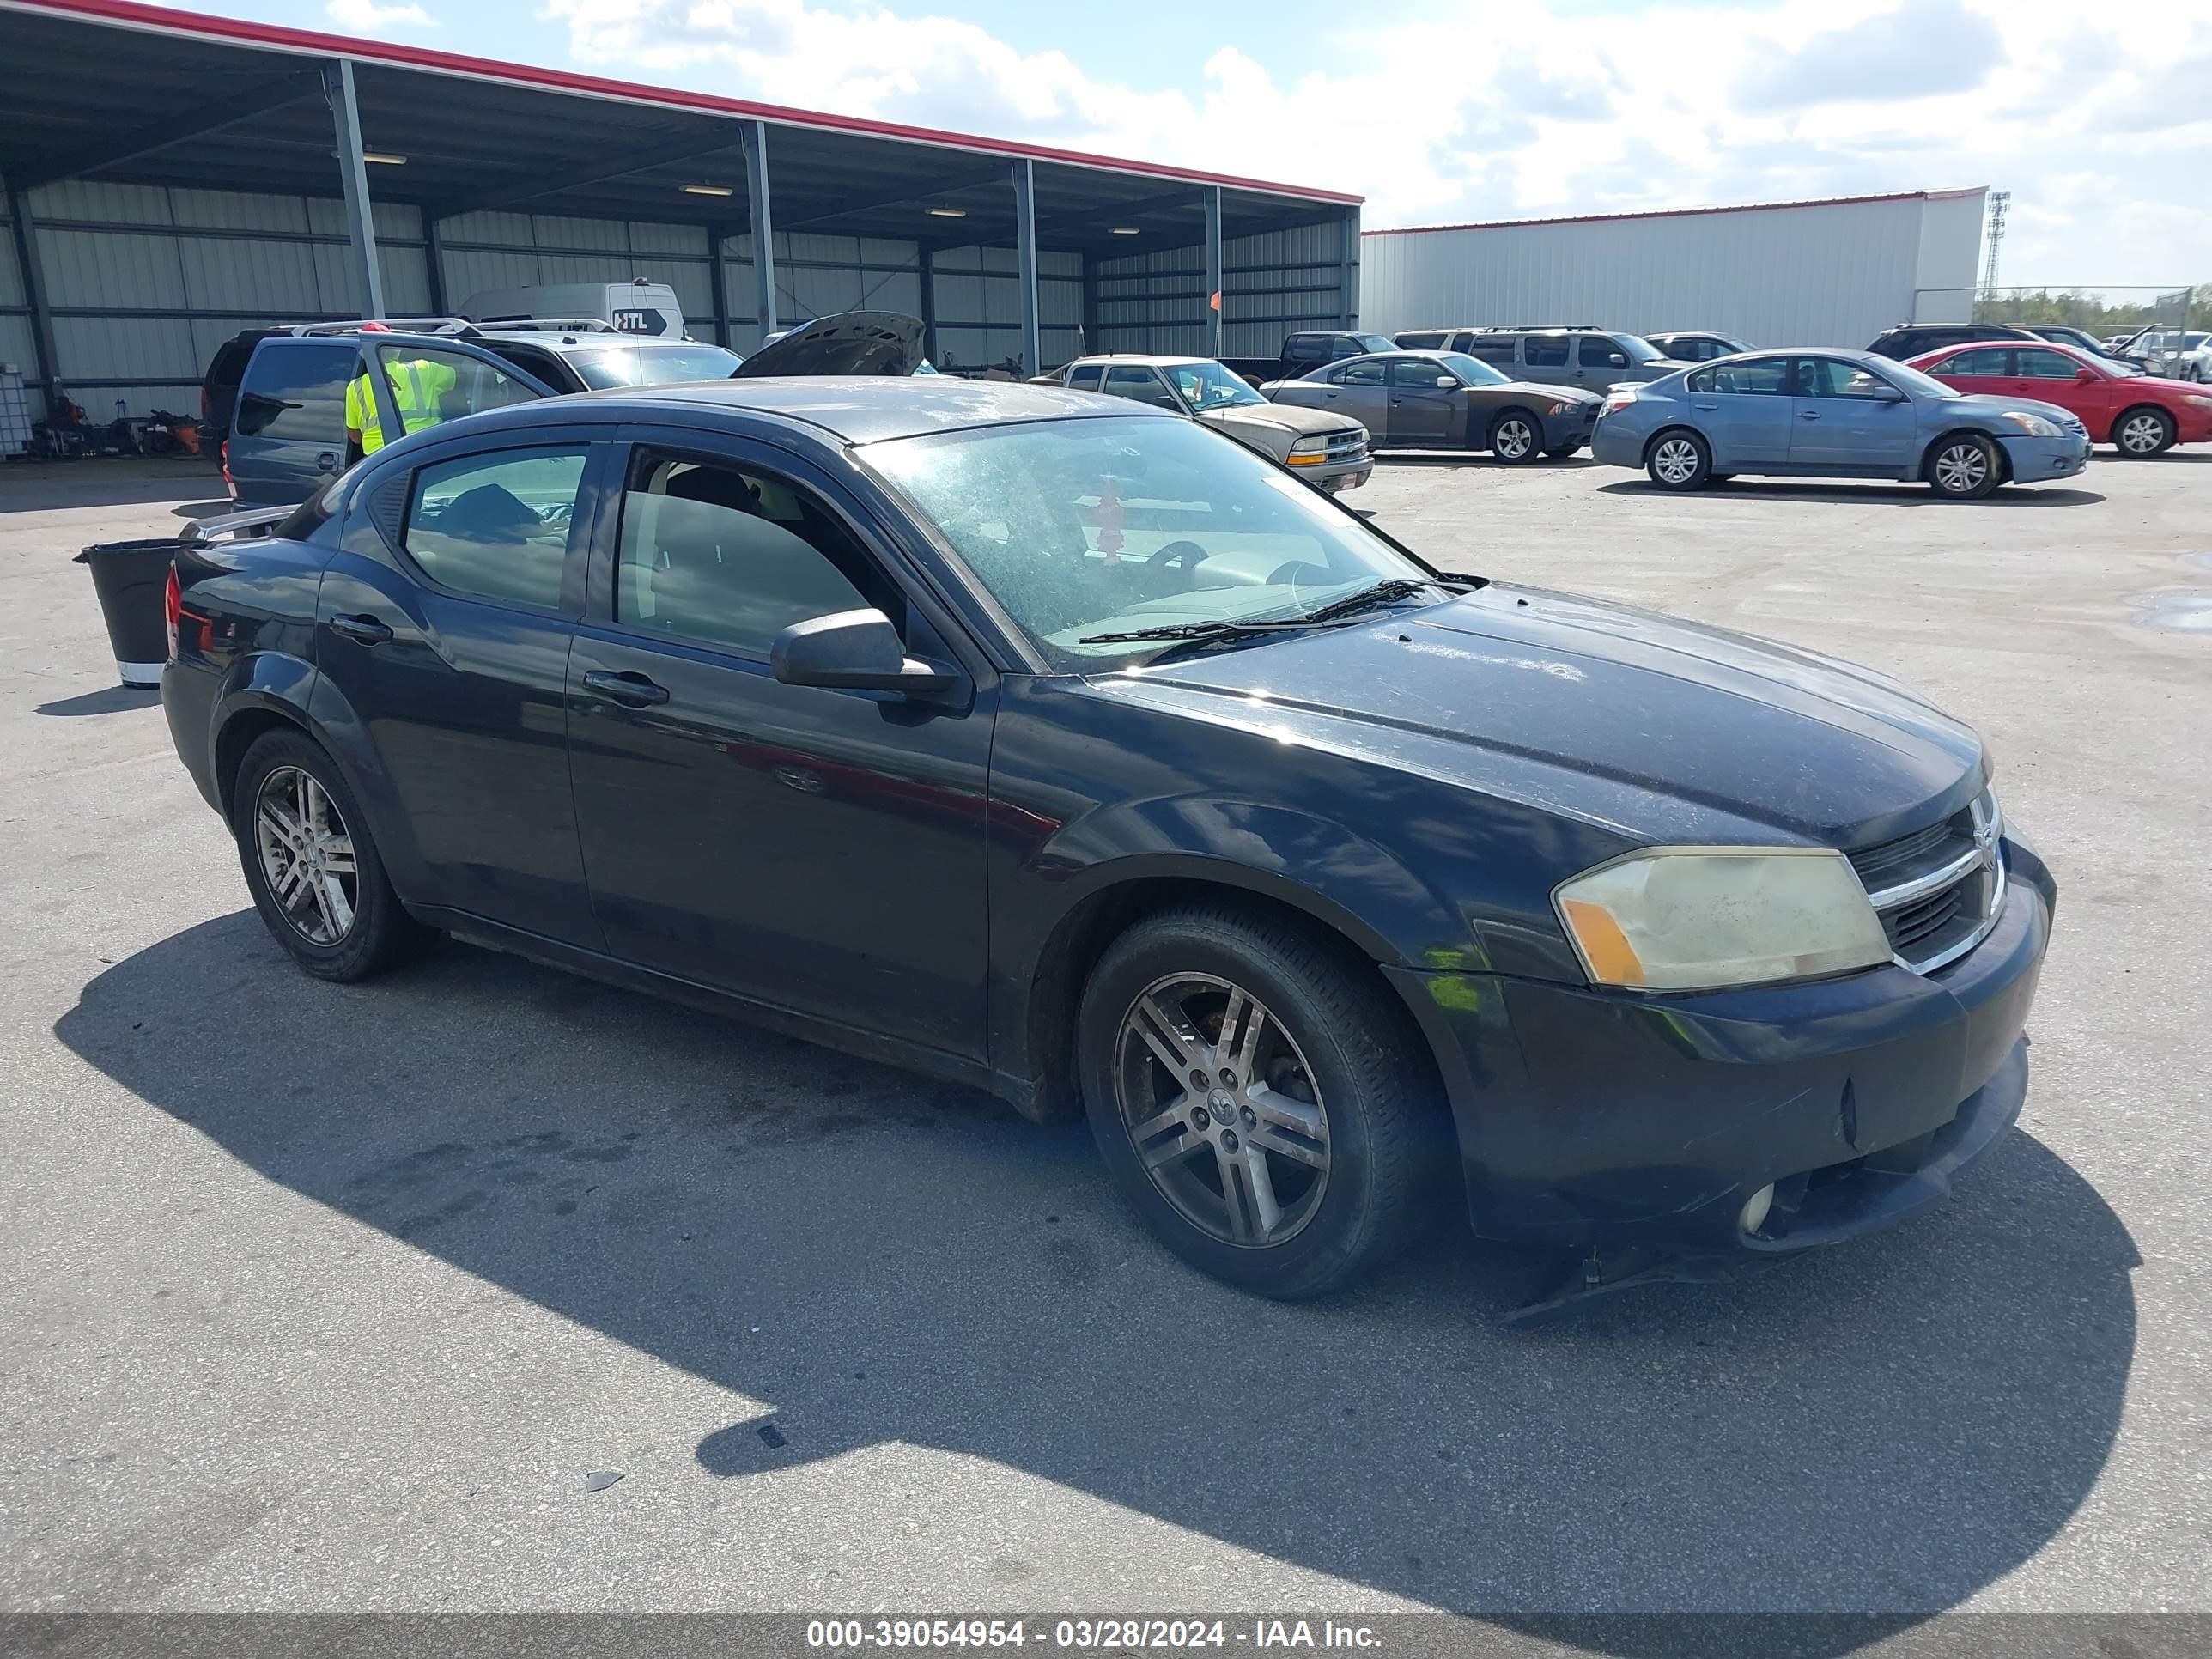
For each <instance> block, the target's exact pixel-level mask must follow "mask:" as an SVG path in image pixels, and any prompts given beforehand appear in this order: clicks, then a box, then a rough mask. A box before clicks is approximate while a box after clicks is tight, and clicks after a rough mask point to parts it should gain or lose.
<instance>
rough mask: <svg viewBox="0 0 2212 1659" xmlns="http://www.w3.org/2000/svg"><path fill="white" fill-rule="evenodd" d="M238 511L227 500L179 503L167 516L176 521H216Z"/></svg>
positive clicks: (233, 504) (235, 505) (237, 508)
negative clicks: (226, 514) (224, 515)
mask: <svg viewBox="0 0 2212 1659" xmlns="http://www.w3.org/2000/svg"><path fill="white" fill-rule="evenodd" d="M238 510H239V507H238V503H237V502H236V501H228V500H223V501H180V502H179V503H178V504H177V505H176V506H174V507H171V508H170V509H169V515H170V516H171V517H172V518H177V519H216V518H221V517H222V515H223V514H224V513H235V512H237V511H238Z"/></svg>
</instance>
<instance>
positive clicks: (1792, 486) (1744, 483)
mask: <svg viewBox="0 0 2212 1659" xmlns="http://www.w3.org/2000/svg"><path fill="white" fill-rule="evenodd" d="M1598 494H1600V495H1672V496H1674V497H1675V498H1676V499H1678V500H1681V501H1842V502H1846V503H1849V502H1865V501H1895V502H1898V503H1899V505H1901V506H1905V507H1956V508H1958V509H1959V510H1960V511H1962V512H1963V511H1966V510H1968V509H1971V508H1973V507H2093V506H2094V505H2096V503H2098V502H2099V501H2103V500H2104V499H2105V498H2104V497H2103V496H2102V495H2099V494H2098V493H2097V492H2096V491H2095V490H2093V489H2059V488H2056V487H2054V486H2051V485H2049V484H2020V485H2008V486H2006V487H2005V488H2003V489H1999V490H1998V491H1997V492H1996V494H1995V495H1984V496H1983V497H1982V498H1981V499H1980V500H1979V501H1952V500H1950V499H1949V498H1948V497H1947V496H1942V495H1937V494H1936V492H1935V491H1934V490H1932V489H1929V487H1928V486H1927V485H1925V484H1864V483H1781V482H1778V481H1777V480H1773V479H1762V480H1761V481H1759V483H1751V482H1749V481H1748V480H1747V479H1743V478H1730V479H1729V481H1728V482H1727V483H1718V484H1708V485H1706V486H1705V488H1704V489H1697V490H1680V489H1660V487H1659V486H1658V485H1657V484H1655V483H1650V481H1649V480H1647V479H1644V478H1628V479H1624V480H1622V481H1621V482H1620V483H1609V484H1600V485H1599V486H1598Z"/></svg>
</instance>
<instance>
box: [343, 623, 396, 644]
mask: <svg viewBox="0 0 2212 1659" xmlns="http://www.w3.org/2000/svg"><path fill="white" fill-rule="evenodd" d="M331 633H333V634H337V635H343V637H345V638H347V639H349V640H351V641H353V642H354V643H355V644H356V645H382V644H383V643H384V642H385V641H386V640H388V639H390V638H391V637H392V630H391V629H389V628H386V626H385V625H384V624H383V623H380V622H379V621H377V619H376V618H375V617H368V616H362V617H331Z"/></svg>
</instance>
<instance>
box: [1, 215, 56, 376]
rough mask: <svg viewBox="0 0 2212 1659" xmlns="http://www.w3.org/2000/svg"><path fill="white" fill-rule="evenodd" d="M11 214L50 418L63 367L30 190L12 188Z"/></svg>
mask: <svg viewBox="0 0 2212 1659" xmlns="http://www.w3.org/2000/svg"><path fill="white" fill-rule="evenodd" d="M8 217H9V221H10V222H12V223H13V225H14V226H15V264H16V268H17V269H18V270H21V272H22V273H23V300H24V302H25V303H26V304H27V305H28V306H29V307H31V342H32V344H33V346H35V347H36V348H37V349H38V353H39V373H38V379H37V385H38V386H40V389H41V390H42V391H44V392H45V393H46V417H47V418H48V419H49V420H51V419H52V418H53V413H54V410H55V408H56V406H57V405H58V403H59V398H58V393H57V388H58V386H60V384H61V368H60V366H59V365H58V364H57V363H56V362H55V361H54V313H53V312H52V309H51V308H49V307H48V306H47V304H46V268H45V267H44V266H43V265H41V264H40V263H39V239H38V236H37V234H35V233H34V232H33V230H32V228H31V203H30V197H29V195H28V192H27V191H20V190H15V189H13V188H10V189H9V191H8Z"/></svg>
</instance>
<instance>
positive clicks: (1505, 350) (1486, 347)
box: [1466, 334, 1564, 368]
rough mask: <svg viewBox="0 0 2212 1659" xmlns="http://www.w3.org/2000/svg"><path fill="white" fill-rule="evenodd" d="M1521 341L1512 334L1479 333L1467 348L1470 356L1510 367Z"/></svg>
mask: <svg viewBox="0 0 2212 1659" xmlns="http://www.w3.org/2000/svg"><path fill="white" fill-rule="evenodd" d="M1519 343H1520V342H1519V341H1517V340H1516V339H1515V338H1514V337H1513V336H1512V335H1510V334H1504V335H1499V334H1478V335H1475V336H1474V337H1473V338H1472V339H1470V340H1469V341H1468V344H1467V347H1466V350H1467V355H1468V356H1470V357H1479V358H1480V359H1481V360H1482V361H1483V362H1486V363H1498V364H1502V365H1503V366H1504V367H1505V368H1512V367H1513V349H1514V347H1515V346H1516V345H1517V344H1519ZM1563 361H1564V360H1563Z"/></svg>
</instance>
